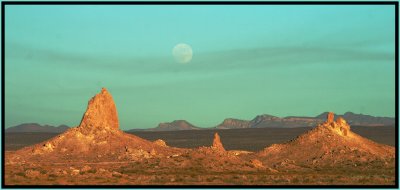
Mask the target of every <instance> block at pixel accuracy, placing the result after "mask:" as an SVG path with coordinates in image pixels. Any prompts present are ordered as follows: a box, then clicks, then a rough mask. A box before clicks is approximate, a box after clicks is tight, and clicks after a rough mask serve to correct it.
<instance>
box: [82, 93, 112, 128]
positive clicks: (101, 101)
mask: <svg viewBox="0 0 400 190" xmlns="http://www.w3.org/2000/svg"><path fill="white" fill-rule="evenodd" d="M79 128H81V129H107V128H108V129H119V122H118V114H117V108H116V106H115V103H114V100H113V98H112V96H111V94H110V93H109V92H108V91H107V89H105V88H102V89H101V92H100V93H98V94H96V95H95V96H94V97H93V98H92V99H90V101H89V103H88V106H87V108H86V112H85V114H84V115H83V118H82V121H81V123H80V124H79Z"/></svg>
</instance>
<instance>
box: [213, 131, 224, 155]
mask: <svg viewBox="0 0 400 190" xmlns="http://www.w3.org/2000/svg"><path fill="white" fill-rule="evenodd" d="M211 148H212V149H214V150H217V151H225V148H224V146H223V145H222V143H221V138H220V137H219V135H218V133H215V134H214V141H213V145H212V147H211Z"/></svg>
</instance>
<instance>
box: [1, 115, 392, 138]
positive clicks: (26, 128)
mask: <svg viewBox="0 0 400 190" xmlns="http://www.w3.org/2000/svg"><path fill="white" fill-rule="evenodd" d="M327 115H328V112H324V113H322V114H320V115H317V116H315V117H300V116H288V117H283V118H281V117H276V116H273V115H267V114H263V115H258V116H256V117H255V118H254V119H252V120H240V119H235V118H227V119H225V120H224V121H223V122H222V123H220V124H219V125H217V126H215V127H211V128H201V127H197V126H194V125H193V124H191V123H189V122H187V121H185V120H175V121H172V122H165V123H160V124H158V126H157V127H154V128H148V129H130V130H127V131H128V132H134V131H181V130H202V129H240V128H295V127H315V126H317V125H318V124H320V123H323V122H324V121H325V120H326V117H327ZM338 117H343V118H344V119H345V120H346V121H347V122H348V123H349V124H350V125H352V126H393V125H394V124H395V119H394V118H392V117H374V116H370V115H363V114H355V113H352V112H346V113H345V114H343V115H335V118H338ZM67 129H69V127H68V126H66V125H60V126H58V127H54V126H49V125H44V126H41V125H39V124H37V123H25V124H21V125H17V126H14V127H10V128H7V129H6V132H47V133H61V132H64V131H66V130H67Z"/></svg>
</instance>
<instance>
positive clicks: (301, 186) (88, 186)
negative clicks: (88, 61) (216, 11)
mask: <svg viewBox="0 0 400 190" xmlns="http://www.w3.org/2000/svg"><path fill="white" fill-rule="evenodd" d="M6 5H392V6H394V8H395V80H396V81H395V133H396V134H395V137H396V138H395V143H396V145H395V157H396V160H395V167H396V170H395V178H396V179H395V185H229V186H227V185H6V184H5V177H4V174H5V168H4V166H5V160H4V159H5V155H4V154H5V138H4V135H5V127H4V124H5V7H6ZM398 7H399V2H398V1H2V2H1V62H2V64H1V105H2V106H1V125H2V126H3V127H1V148H2V151H1V176H2V177H1V188H13V189H18V188H363V189H364V188H393V189H394V188H395V189H398V188H399V168H398V166H399V165H398V162H399V150H398V148H399V139H398V138H399V131H398V128H399V125H398V114H399V92H398V91H399V88H398V81H399V75H398V74H399V73H398V70H399V68H398V64H399V55H398V54H399V43H398V40H399V26H398V18H399V10H398Z"/></svg>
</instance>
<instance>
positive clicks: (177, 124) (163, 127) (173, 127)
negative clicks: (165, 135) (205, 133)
mask: <svg viewBox="0 0 400 190" xmlns="http://www.w3.org/2000/svg"><path fill="white" fill-rule="evenodd" d="M200 129H203V128H200V127H196V126H194V125H192V124H191V123H189V122H187V121H185V120H175V121H173V122H169V123H168V122H166V123H160V124H158V126H157V127H155V128H149V129H131V130H128V132H133V131H181V130H200Z"/></svg>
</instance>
